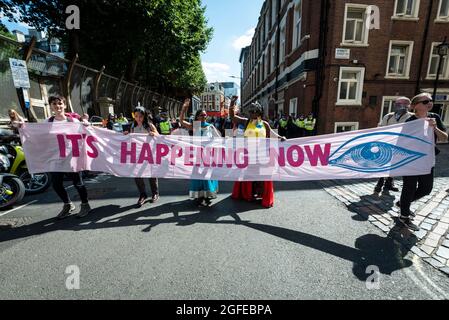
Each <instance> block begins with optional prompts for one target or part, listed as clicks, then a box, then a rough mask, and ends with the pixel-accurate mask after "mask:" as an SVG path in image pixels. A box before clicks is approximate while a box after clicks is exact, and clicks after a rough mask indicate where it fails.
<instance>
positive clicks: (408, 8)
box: [394, 0, 419, 18]
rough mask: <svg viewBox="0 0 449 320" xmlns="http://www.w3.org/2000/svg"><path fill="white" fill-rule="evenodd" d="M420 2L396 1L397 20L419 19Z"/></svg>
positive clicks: (412, 0)
mask: <svg viewBox="0 0 449 320" xmlns="http://www.w3.org/2000/svg"><path fill="white" fill-rule="evenodd" d="M418 12H419V0H396V5H395V12H394V17H395V18H418Z"/></svg>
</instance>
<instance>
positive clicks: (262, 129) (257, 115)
mask: <svg viewBox="0 0 449 320" xmlns="http://www.w3.org/2000/svg"><path fill="white" fill-rule="evenodd" d="M237 99H238V97H233V98H232V101H231V106H230V108H229V114H230V117H231V119H232V120H233V121H234V123H235V124H236V125H239V124H240V125H244V126H245V138H249V139H254V138H256V139H257V138H262V139H264V138H270V136H273V137H277V138H279V139H281V140H282V141H285V140H286V139H285V137H281V136H279V135H278V134H277V133H276V132H275V131H273V129H272V128H271V127H270V125H269V124H268V122H267V121H264V120H263V119H262V116H263V108H262V106H261V105H260V104H258V103H253V104H251V106H250V108H249V116H250V118H249V119H248V118H244V117H240V116H237V115H235V103H236V101H237ZM232 198H233V199H244V200H246V201H256V200H258V199H262V206H264V207H265V208H271V207H273V205H274V187H273V181H245V182H236V183H235V184H234V189H233V192H232Z"/></svg>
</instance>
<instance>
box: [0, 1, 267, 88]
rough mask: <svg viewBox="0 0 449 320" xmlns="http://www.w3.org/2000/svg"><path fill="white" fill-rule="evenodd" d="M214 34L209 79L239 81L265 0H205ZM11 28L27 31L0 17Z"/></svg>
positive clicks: (207, 59)
mask: <svg viewBox="0 0 449 320" xmlns="http://www.w3.org/2000/svg"><path fill="white" fill-rule="evenodd" d="M202 2H203V5H204V6H206V17H207V19H208V25H209V26H210V27H213V28H214V33H213V38H212V40H211V42H210V44H209V46H208V48H207V50H206V52H204V53H203V54H202V56H201V60H202V64H203V69H204V72H205V74H206V77H207V80H208V82H215V81H220V82H236V83H237V84H239V85H240V80H239V79H234V78H230V77H229V76H235V77H238V78H240V63H239V58H240V50H241V48H243V47H245V46H247V45H249V44H251V39H252V37H253V35H254V29H255V27H256V25H257V21H258V19H259V14H260V10H261V9H262V5H263V2H264V0H244V1H242V0H202ZM0 19H1V21H2V22H3V23H4V24H5V25H6V27H7V28H8V29H9V30H11V31H12V30H14V29H17V30H20V31H22V32H24V33H28V32H27V29H26V27H25V26H24V25H23V24H13V23H10V22H8V20H7V19H5V18H3V17H0Z"/></svg>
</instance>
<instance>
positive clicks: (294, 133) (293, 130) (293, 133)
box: [287, 115, 299, 139]
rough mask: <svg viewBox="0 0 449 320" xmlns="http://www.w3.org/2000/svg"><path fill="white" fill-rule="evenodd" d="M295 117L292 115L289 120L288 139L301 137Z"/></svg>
mask: <svg viewBox="0 0 449 320" xmlns="http://www.w3.org/2000/svg"><path fill="white" fill-rule="evenodd" d="M295 121H296V120H295V117H294V115H291V116H289V117H288V120H287V139H295V138H298V137H299V130H298V127H297V126H296V124H295Z"/></svg>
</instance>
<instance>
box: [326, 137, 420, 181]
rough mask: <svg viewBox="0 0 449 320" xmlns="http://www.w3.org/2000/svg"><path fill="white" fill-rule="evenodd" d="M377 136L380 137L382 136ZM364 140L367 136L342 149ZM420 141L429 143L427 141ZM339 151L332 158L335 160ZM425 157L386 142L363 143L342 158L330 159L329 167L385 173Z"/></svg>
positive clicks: (342, 155) (348, 151) (341, 156)
mask: <svg viewBox="0 0 449 320" xmlns="http://www.w3.org/2000/svg"><path fill="white" fill-rule="evenodd" d="M375 135H377V136H379V135H380V134H375ZM389 135H391V134H389ZM397 136H398V137H401V138H405V137H407V138H412V139H415V140H418V139H416V138H414V137H411V136H405V135H401V134H397ZM362 138H366V136H363V137H360V138H356V139H354V140H351V141H350V142H348V143H346V144H345V145H343V146H342V147H341V148H340V149H342V148H343V147H344V146H346V145H347V144H349V143H351V142H354V141H356V140H359V139H362ZM420 141H421V142H425V143H428V142H426V141H422V140H420ZM340 149H339V150H340ZM339 150H337V152H335V153H334V154H333V155H332V156H331V158H333V157H334V156H335V154H337V153H338V151H339ZM424 156H426V155H425V154H423V153H419V152H416V151H412V150H407V149H404V148H401V147H397V146H395V145H392V144H389V143H385V142H378V141H373V142H366V143H362V144H359V145H356V146H354V147H352V148H350V149H349V150H347V151H346V152H344V153H343V154H341V155H340V156H338V157H334V158H333V159H330V160H329V165H331V166H336V167H341V168H345V169H348V170H352V171H358V172H385V171H391V170H394V169H397V168H399V167H402V166H405V165H406V164H408V163H410V162H413V161H416V160H417V159H420V158H422V157H424Z"/></svg>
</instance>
